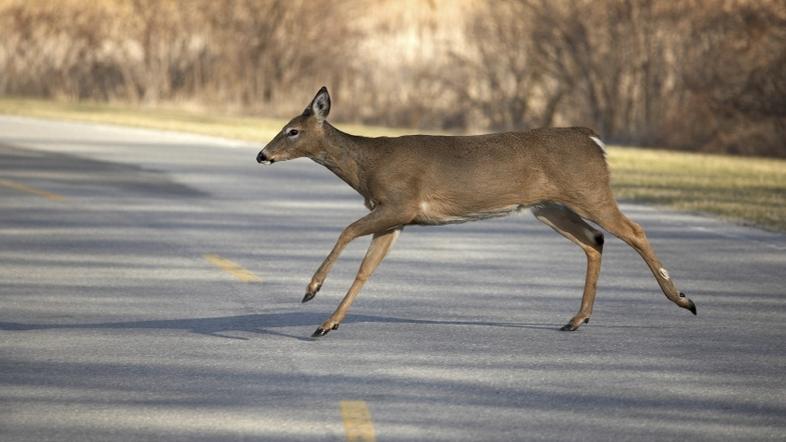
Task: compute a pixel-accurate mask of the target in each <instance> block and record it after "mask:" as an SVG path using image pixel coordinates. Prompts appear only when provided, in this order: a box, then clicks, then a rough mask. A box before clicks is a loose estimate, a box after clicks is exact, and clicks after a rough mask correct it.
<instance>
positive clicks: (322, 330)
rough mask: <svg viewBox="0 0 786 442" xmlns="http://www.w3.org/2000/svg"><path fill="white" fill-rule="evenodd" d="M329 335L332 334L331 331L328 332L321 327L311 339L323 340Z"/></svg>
mask: <svg viewBox="0 0 786 442" xmlns="http://www.w3.org/2000/svg"><path fill="white" fill-rule="evenodd" d="M328 333H330V330H327V329H324V328H322V327H319V328H318V329H317V331H315V332H314V334H312V335H311V337H312V338H321V337H322V336H325V335H326V334H328Z"/></svg>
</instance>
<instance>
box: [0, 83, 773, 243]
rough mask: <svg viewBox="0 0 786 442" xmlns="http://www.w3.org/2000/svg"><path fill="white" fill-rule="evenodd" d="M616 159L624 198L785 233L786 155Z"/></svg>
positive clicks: (238, 127)
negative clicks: (778, 157) (771, 156)
mask: <svg viewBox="0 0 786 442" xmlns="http://www.w3.org/2000/svg"><path fill="white" fill-rule="evenodd" d="M0 113H3V114H14V115H26V116H33V117H43V118H54V119H62V120H78V121H89V122H96V123H109V124H120V125H126V126H136V127H147V128H155V129H163V130H174V131H183V132H193V133H200V134H206V135H213V136H220V137H226V138H237V139H242V140H248V141H258V142H260V144H261V143H264V142H266V141H267V140H269V139H270V138H272V137H273V135H274V134H275V133H276V132H277V131H278V130H280V129H281V127H282V126H283V124H284V123H285V121H284V120H277V119H269V118H252V117H241V116H214V115H211V114H209V113H207V112H198V111H184V110H177V109H167V108H134V107H129V106H125V105H124V106H121V105H107V104H95V103H59V102H51V101H43V100H31V99H15V98H0ZM340 127H341V129H342V130H345V131H348V132H350V133H355V134H360V135H366V136H382V135H387V136H396V135H401V134H403V133H409V132H411V131H407V130H403V129H390V128H382V127H373V126H358V125H344V124H341V125H340ZM609 162H610V163H611V169H612V174H613V179H612V183H613V186H614V191H615V194H616V195H617V197H619V198H621V199H627V200H633V201H639V202H645V203H650V204H656V205H661V206H665V207H672V208H676V209H680V210H688V211H697V212H706V213H712V214H716V215H720V216H722V217H724V218H726V219H729V220H733V221H735V222H738V223H743V224H751V225H756V226H759V227H764V228H768V229H771V230H777V231H785V232H786V160H778V159H764V158H740V157H731V156H723V155H714V154H713V155H706V154H696V153H687V152H675V151H666V150H650V149H634V148H627V147H611V148H610V149H609Z"/></svg>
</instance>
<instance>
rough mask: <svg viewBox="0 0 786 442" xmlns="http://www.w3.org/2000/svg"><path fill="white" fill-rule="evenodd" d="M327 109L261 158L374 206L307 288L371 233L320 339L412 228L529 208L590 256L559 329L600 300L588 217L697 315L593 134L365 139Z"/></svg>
mask: <svg viewBox="0 0 786 442" xmlns="http://www.w3.org/2000/svg"><path fill="white" fill-rule="evenodd" d="M329 113H330V95H329V94H328V91H327V88H325V87H322V88H321V89H320V90H319V92H317V94H316V96H315V97H314V99H313V100H312V101H311V104H309V105H308V107H306V109H305V111H304V112H303V113H302V114H301V115H298V116H297V117H295V118H293V119H292V120H291V121H290V122H289V123H287V124H286V125H285V126H284V128H283V129H282V130H281V132H279V133H278V134H277V135H276V136H275V138H273V140H272V141H270V143H268V145H267V146H265V147H264V148H263V149H262V150H261V151H260V152H259V154H258V155H257V162H259V163H264V164H272V163H274V162H279V161H285V160H291V159H294V158H300V157H307V158H311V159H312V160H314V161H315V162H317V163H319V164H321V165H323V166H325V167H327V168H328V169H330V171H331V172H333V173H335V174H336V175H337V176H338V177H339V178H341V179H342V180H344V182H346V183H347V184H349V185H350V186H351V187H352V188H353V189H355V190H356V191H357V192H358V193H360V194H361V195H362V196H363V198H365V205H366V207H367V208H368V209H369V210H370V213H369V214H368V215H366V216H364V217H362V218H360V219H358V220H357V221H355V222H353V223H352V224H350V225H349V226H348V227H347V228H345V229H344V230H343V231H342V232H341V235H340V236H339V237H338V241H336V245H335V246H334V247H333V250H332V251H331V252H330V254H329V255H328V256H327V258H325V261H324V262H323V263H322V265H321V266H319V269H317V271H316V273H315V274H314V276H313V277H312V278H311V281H310V282H309V284H308V286H307V287H306V295H305V296H304V297H303V302H307V301H310V300H311V299H313V298H314V296H316V294H317V292H318V291H319V289H320V287H322V283H323V282H324V281H325V277H326V276H327V274H328V273H329V272H330V269H331V268H332V267H333V264H334V263H335V262H336V259H337V258H338V256H339V254H341V251H342V250H344V248H345V247H346V245H347V244H348V243H349V242H350V241H352V240H353V239H355V238H357V237H359V236H364V235H373V239H372V240H371V244H370V245H369V247H368V251H367V252H366V256H365V257H364V258H363V261H362V263H361V264H360V269H359V270H358V273H357V276H356V278H355V281H354V282H353V283H352V286H351V287H350V288H349V291H348V292H347V294H346V296H344V299H343V300H342V301H341V303H340V304H339V306H338V308H337V309H336V311H335V312H333V314H332V315H331V316H330V317H329V318H328V320H327V321H325V322H324V323H323V324H322V325H321V326H320V327H319V328H317V330H316V331H315V332H314V334H313V336H315V337H318V336H324V335H326V334H327V333H328V332H329V331H330V330H335V329H337V328H338V326H339V324H340V323H341V321H342V320H343V319H344V317H345V316H346V314H347V311H348V309H349V306H350V305H351V304H352V301H353V300H354V299H355V297H356V296H357V295H358V292H359V291H360V289H361V288H362V287H363V284H364V283H365V282H366V280H367V279H368V278H369V277H370V276H371V273H372V272H373V271H374V269H376V268H377V266H378V265H379V263H380V262H381V261H382V259H383V258H384V257H385V255H386V254H387V252H388V250H390V247H391V246H392V245H393V243H394V242H395V240H396V238H397V237H398V235H399V233H401V229H403V228H404V226H407V225H411V224H420V225H440V224H449V223H461V222H466V221H475V220H479V219H484V218H491V217H496V216H502V215H506V214H509V213H512V212H515V211H518V210H522V209H524V208H529V209H530V210H532V212H533V213H534V215H535V217H537V219H539V220H540V221H542V222H543V223H545V224H546V225H548V226H550V227H551V228H553V229H554V230H556V231H557V232H558V233H560V234H562V235H563V236H565V237H566V238H568V239H569V240H571V241H573V242H574V243H576V244H577V245H578V246H579V247H581V248H582V250H584V253H585V254H586V255H587V275H586V280H585V283H584V295H583V297H582V300H581V309H580V310H579V312H578V314H576V315H575V316H574V317H573V318H571V320H570V322H568V323H567V324H566V325H565V326H563V327H562V328H561V330H566V331H573V330H576V329H578V328H579V327H580V326H581V325H582V324H585V323H587V322H589V319H590V315H591V314H592V305H593V303H594V301H595V290H596V285H597V281H598V273H599V272H600V260H601V253H602V251H603V234H602V233H601V232H600V231H598V230H597V229H595V228H594V227H592V226H591V225H589V224H588V223H587V222H586V221H585V219H586V220H589V221H592V222H594V223H595V224H597V225H599V226H600V227H602V228H603V229H604V230H606V231H607V232H609V233H611V234H613V235H615V236H617V237H618V238H620V239H622V240H623V241H624V242H626V243H627V244H628V245H630V246H631V247H633V248H634V249H635V250H636V251H637V252H638V253H639V254H640V255H641V257H642V258H644V261H646V263H647V265H648V266H649V268H650V270H651V271H652V274H653V275H654V276H655V279H656V280H657V281H658V284H660V288H661V289H662V290H663V293H664V294H665V295H666V297H667V298H669V300H671V301H672V302H674V303H675V304H677V305H678V306H680V307H682V308H685V309H688V310H690V311H691V312H693V314H694V315H695V314H696V305H695V304H694V303H693V301H691V300H690V299H688V298H686V297H685V295H684V294H683V293H681V292H679V291H678V290H677V288H676V287H675V286H674V283H673V282H672V280H671V278H670V277H669V273H668V272H667V271H666V269H665V268H663V266H662V265H661V263H660V261H658V258H657V257H656V256H655V252H654V251H653V250H652V247H651V246H650V243H649V241H647V237H646V235H645V234H644V230H643V229H642V228H641V227H640V226H639V225H638V224H636V223H634V222H633V221H631V220H630V219H628V218H627V217H626V216H625V215H623V214H622V212H620V209H619V208H618V207H617V203H616V201H615V200H614V196H613V195H612V193H611V188H610V186H609V170H608V165H607V164H606V158H605V146H604V144H603V142H602V141H601V140H600V138H599V137H598V135H596V134H595V132H593V131H592V130H591V129H587V128H584V127H567V128H542V129H534V130H530V131H526V132H506V133H499V134H488V135H477V136H427V135H409V136H402V137H393V138H391V137H379V138H367V137H360V136H356V135H350V134H347V133H344V132H342V131H340V130H338V129H336V128H335V127H333V126H332V125H331V124H330V123H328V122H327V121H326V118H327V116H328V114H329Z"/></svg>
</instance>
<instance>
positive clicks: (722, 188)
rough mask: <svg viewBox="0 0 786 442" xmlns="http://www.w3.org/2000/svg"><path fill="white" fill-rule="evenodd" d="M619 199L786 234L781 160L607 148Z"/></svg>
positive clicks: (785, 177)
mask: <svg viewBox="0 0 786 442" xmlns="http://www.w3.org/2000/svg"><path fill="white" fill-rule="evenodd" d="M609 161H610V163H611V170H612V183H613V185H614V191H615V194H616V195H617V197H618V198H623V199H630V200H635V201H641V202H646V203H652V204H656V205H662V206H667V207H673V208H676V209H681V210H689V211H697V212H707V213H712V214H717V215H721V216H723V217H724V218H727V219H730V220H733V221H736V222H739V223H743V224H752V225H756V226H760V227H765V228H768V229H771V230H779V231H786V160H779V159H770V158H740V157H732V156H725V155H714V154H713V155H708V154H697V153H688V152H675V151H663V150H650V149H632V148H621V147H617V148H611V149H610V152H609Z"/></svg>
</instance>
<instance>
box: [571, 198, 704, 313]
mask: <svg viewBox="0 0 786 442" xmlns="http://www.w3.org/2000/svg"><path fill="white" fill-rule="evenodd" d="M606 201H607V202H606V203H605V204H597V205H596V206H594V207H593V206H590V205H587V204H586V201H585V202H584V204H582V206H583V207H576V208H575V209H576V211H577V212H578V213H581V216H583V217H584V218H586V219H588V220H591V221H593V222H595V223H597V224H598V225H599V226H600V227H602V228H603V229H604V230H606V231H607V232H609V233H611V234H612V235H614V236H616V237H617V238H619V239H621V240H623V241H624V242H625V243H627V244H628V245H629V246H631V247H633V249H634V250H636V252H638V254H639V255H641V257H642V258H643V259H644V262H646V263H647V266H648V267H649V268H650V271H651V272H652V275H653V276H655V280H656V281H658V285H660V288H661V290H662V291H663V294H664V295H666V297H667V298H668V299H669V300H670V301H671V302H673V303H675V304H677V305H678V306H680V307H682V308H684V309H686V310H689V311H690V312H691V313H693V314H694V315H695V314H696V304H694V303H693V301H691V300H690V299H689V298H687V297H686V296H685V294H684V293H682V292H680V291H679V290H677V287H676V286H675V285H674V281H672V280H671V276H669V272H668V271H667V270H666V268H665V267H663V264H661V262H660V260H659V259H658V257H657V256H656V255H655V251H654V250H653V249H652V245H650V242H649V240H648V239H647V235H646V234H645V233H644V229H642V228H641V226H640V225H638V224H636V223H635V222H633V221H631V220H630V218H628V217H627V216H625V215H624V214H623V213H622V212H621V211H620V209H619V207H618V206H617V204H616V202H615V201H614V200H613V198H612V197H611V196H610V192H609V197H608V198H607V200H606Z"/></svg>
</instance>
